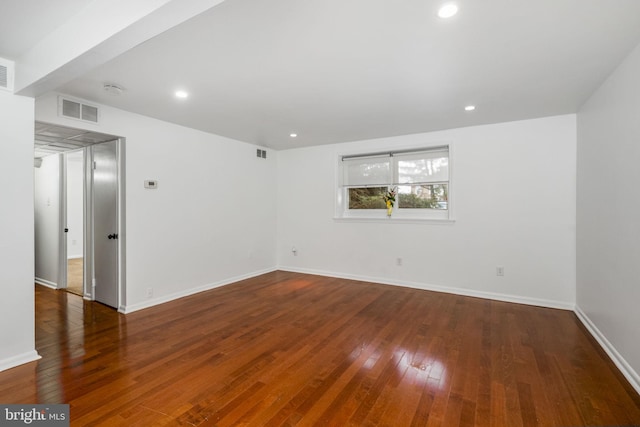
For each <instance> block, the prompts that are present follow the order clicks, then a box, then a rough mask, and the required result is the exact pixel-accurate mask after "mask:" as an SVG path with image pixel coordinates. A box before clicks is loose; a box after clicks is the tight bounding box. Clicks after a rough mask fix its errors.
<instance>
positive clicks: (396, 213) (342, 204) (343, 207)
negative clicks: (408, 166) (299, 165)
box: [334, 141, 455, 223]
mask: <svg viewBox="0 0 640 427" xmlns="http://www.w3.org/2000/svg"><path fill="white" fill-rule="evenodd" d="M445 146H446V147H447V148H448V152H449V181H448V200H447V209H418V208H405V209H402V208H400V207H398V206H397V200H398V199H397V198H398V196H396V205H395V206H394V208H393V213H392V215H391V217H388V216H387V210H386V209H349V205H348V188H347V187H346V186H344V185H343V173H344V171H343V163H344V162H343V158H345V157H347V158H348V157H359V156H363V157H364V156H376V155H383V154H393V153H398V154H400V153H409V152H420V151H430V150H434V149H437V148H438V147H445ZM336 154H337V156H336V169H335V178H336V179H335V182H336V185H335V187H336V197H335V215H334V220H337V221H341V220H345V221H364V222H378V221H380V222H389V221H391V222H437V223H449V222H453V221H454V216H453V209H454V205H455V203H454V196H455V191H454V184H453V177H454V167H453V163H454V161H453V158H454V144H453V142H451V141H447V142H437V143H430V144H424V145H420V146H409V147H393V149H389V150H385V149H380V150H371V151H370V152H367V151H364V150H360V151H352V152H339V153H336ZM393 169H394V168H393V166H392V170H393ZM393 174H394V175H395V176H394V180H396V181H397V175H396V174H397V171H395V170H394V171H393ZM381 186H384V187H386V186H387V185H381Z"/></svg>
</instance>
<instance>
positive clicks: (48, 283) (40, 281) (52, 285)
mask: <svg viewBox="0 0 640 427" xmlns="http://www.w3.org/2000/svg"><path fill="white" fill-rule="evenodd" d="M35 282H36V283H37V284H38V285H42V286H46V287H47V288H51V289H58V284H57V283H55V282H51V281H49V280H45V279H41V278H39V277H36V278H35Z"/></svg>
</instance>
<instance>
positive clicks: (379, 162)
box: [342, 146, 449, 187]
mask: <svg viewBox="0 0 640 427" xmlns="http://www.w3.org/2000/svg"><path fill="white" fill-rule="evenodd" d="M342 162H343V165H342V171H343V174H342V175H343V176H342V185H343V186H345V187H384V186H389V185H410V184H430V183H438V182H447V181H449V147H448V146H441V147H433V148H428V149H420V150H411V151H408V150H406V151H395V152H387V153H373V154H366V155H359V156H343V157H342Z"/></svg>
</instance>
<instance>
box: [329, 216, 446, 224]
mask: <svg viewBox="0 0 640 427" xmlns="http://www.w3.org/2000/svg"><path fill="white" fill-rule="evenodd" d="M333 221H334V222H362V223H387V224H437V225H453V224H454V223H455V222H456V220H455V219H444V218H398V217H393V216H391V217H384V218H373V217H353V216H340V217H334V218H333Z"/></svg>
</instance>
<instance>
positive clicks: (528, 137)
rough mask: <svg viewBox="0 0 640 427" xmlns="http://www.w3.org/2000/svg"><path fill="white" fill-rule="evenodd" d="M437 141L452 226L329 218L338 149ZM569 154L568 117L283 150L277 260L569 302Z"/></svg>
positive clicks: (339, 272)
mask: <svg viewBox="0 0 640 427" xmlns="http://www.w3.org/2000/svg"><path fill="white" fill-rule="evenodd" d="M438 142H452V143H453V144H454V153H453V155H452V162H453V168H454V176H455V178H454V179H455V181H454V184H453V185H454V187H453V188H452V196H453V197H454V198H455V200H454V201H455V211H454V212H455V222H454V223H453V224H433V223H421V224H416V223H401V222H394V220H393V219H392V220H389V221H387V222H385V221H386V220H385V221H383V222H376V223H370V222H357V221H347V220H338V221H336V220H334V219H333V215H334V200H335V187H336V184H335V168H336V165H337V160H338V153H341V152H345V151H357V150H362V152H372V151H376V150H385V149H392V148H394V147H399V146H402V147H407V146H414V147H419V146H421V145H424V144H429V143H438ZM575 158H576V135H575V116H574V115H566V116H559V117H551V118H545V119H537V120H527V121H520V122H511V123H503V124H497V125H487V126H478V127H468V128H462V129H454V130H448V131H442V132H433V133H426V134H419V135H408V136H402V137H396V138H384V139H377V140H370V141H359V142H354V143H349V144H338V145H331V146H319V147H311V148H300V149H293V150H287V151H281V152H279V153H278V261H279V265H280V267H281V268H283V269H288V270H295V271H304V272H318V273H321V274H328V275H336V276H343V277H354V278H362V279H366V280H371V281H377V282H382V283H392V284H404V285H408V286H414V287H419V288H430V289H439V290H445V291H453V292H456V293H462V294H469V295H478V296H489V297H493V298H500V299H505V300H511V301H522V302H527V303H532V304H540V305H546V306H554V307H563V308H573V304H574V298H575V173H576V172H575ZM292 246H295V247H296V248H297V249H298V255H297V256H294V255H293V253H292V252H291V247H292ZM398 257H401V258H402V259H403V265H402V266H397V265H396V258H398ZM497 266H504V271H505V275H504V277H497V276H496V267H497Z"/></svg>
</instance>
